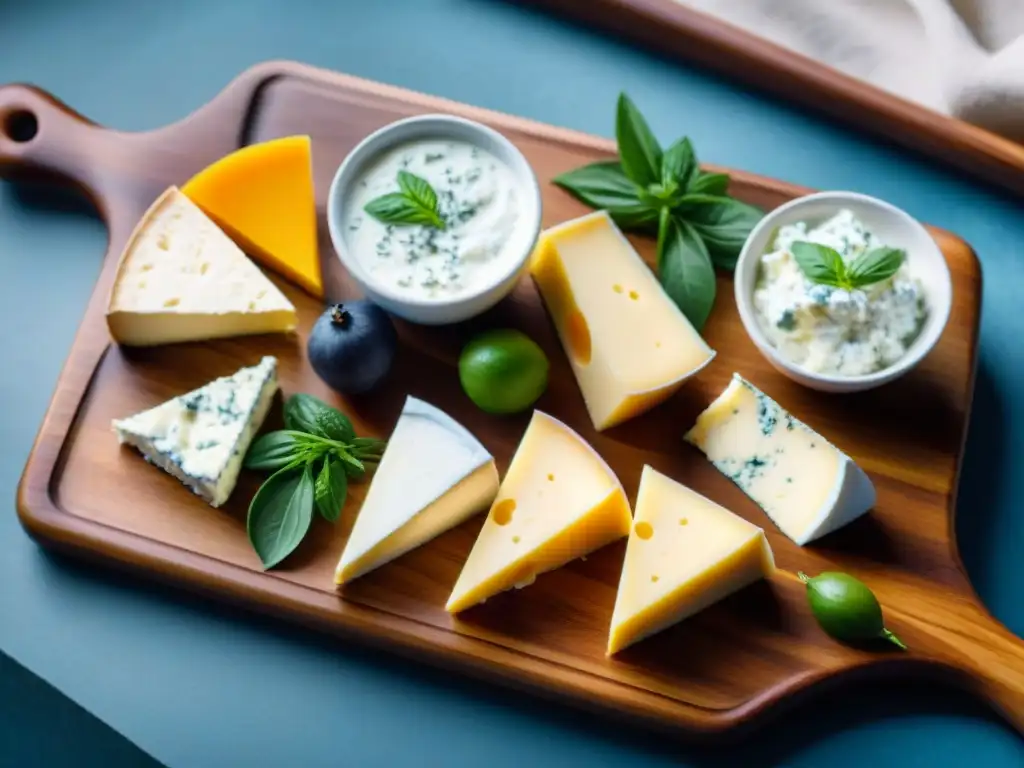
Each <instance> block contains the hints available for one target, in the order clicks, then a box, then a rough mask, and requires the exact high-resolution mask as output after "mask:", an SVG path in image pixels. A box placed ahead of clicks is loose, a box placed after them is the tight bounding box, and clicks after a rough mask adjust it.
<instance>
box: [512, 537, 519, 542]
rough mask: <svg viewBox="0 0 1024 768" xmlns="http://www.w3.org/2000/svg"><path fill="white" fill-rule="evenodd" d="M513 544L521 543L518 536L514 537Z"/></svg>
mask: <svg viewBox="0 0 1024 768" xmlns="http://www.w3.org/2000/svg"><path fill="white" fill-rule="evenodd" d="M512 543H513V544H518V543H519V537H518V536H513V537H512Z"/></svg>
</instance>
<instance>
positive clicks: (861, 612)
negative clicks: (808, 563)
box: [797, 571, 907, 650]
mask: <svg viewBox="0 0 1024 768" xmlns="http://www.w3.org/2000/svg"><path fill="white" fill-rule="evenodd" d="M797 576H798V577H799V578H800V580H801V581H802V582H804V584H806V585H807V599H808V601H809V602H810V604H811V611H812V612H813V613H814V617H815V618H816V619H817V620H818V624H820V625H821V628H822V629H824V630H825V631H826V632H827V633H828V634H829V635H831V636H832V637H834V638H836V639H837V640H842V641H845V642H863V641H865V640H875V639H878V638H885V639H886V640H888V641H889V642H891V643H893V644H895V645H897V646H899V647H900V648H903V649H904V650H906V647H907V646H905V645H904V644H903V642H902V641H901V640H900V639H899V638H898V637H896V635H894V634H893V633H892V632H890V631H889V630H888V629H886V628H885V624H884V622H883V619H882V606H880V605H879V604H878V599H877V598H876V597H875V593H874V592H872V591H871V590H870V589H869V588H868V586H867V584H865V583H864V582H862V581H861V580H860V579H857V578H854V577H853V576H850V575H849V574H848V573H838V572H835V571H826V572H824V573H820V574H818V575H817V576H815V577H814V578H810V577H808V576H807V574H805V573H803V572H800V573H797Z"/></svg>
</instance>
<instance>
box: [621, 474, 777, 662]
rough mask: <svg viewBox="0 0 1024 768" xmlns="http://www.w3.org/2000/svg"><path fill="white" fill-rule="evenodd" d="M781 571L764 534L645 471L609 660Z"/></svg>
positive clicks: (672, 483) (688, 490)
mask: <svg viewBox="0 0 1024 768" xmlns="http://www.w3.org/2000/svg"><path fill="white" fill-rule="evenodd" d="M774 570H775V559H774V557H773V555H772V550H771V547H770V546H769V545H768V541H767V539H765V536H764V531H762V530H761V529H760V528H758V527H757V526H756V525H753V524H752V523H748V522H747V521H746V520H744V519H743V518H741V517H738V516H737V515H734V514H733V513H732V512H730V511H729V510H727V509H725V508H724V507H720V506H718V505H717V504H715V503H714V502H713V501H711V500H710V499H706V498H705V497H703V496H701V495H700V494H699V493H697V492H696V491H693V490H691V489H689V488H687V487H686V486H685V485H681V484H679V483H677V482H676V481H675V480H672V479H671V478H669V477H666V476H665V475H663V474H661V473H660V472H658V471H656V470H654V469H652V468H651V467H649V466H644V469H643V474H642V475H641V476H640V490H639V492H638V493H637V497H636V511H635V514H634V516H633V530H632V531H631V532H630V534H629V542H628V543H627V545H626V559H625V562H624V563H623V566H622V576H621V578H620V580H619V592H618V595H617V596H616V598H615V610H614V612H613V613H612V624H611V632H610V633H609V635H608V655H612V654H614V653H618V652H619V651H621V650H622V649H623V648H626V647H627V646H630V645H632V644H633V643H636V642H639V641H640V640H643V639H644V638H646V637H650V636H651V635H653V634H655V633H657V632H660V631H662V630H663V629H665V628H667V627H669V626H671V625H673V624H675V623H677V622H679V621H682V620H683V619H685V618H686V617H687V616H692V615H693V614H695V613H697V612H698V611H701V610H703V609H704V608H707V607H708V606H709V605H711V604H712V603H715V602H717V601H719V600H721V599H722V598H723V597H726V596H728V595H730V594H732V593H733V592H736V591H738V590H740V589H742V588H743V587H745V586H747V585H748V584H751V583H753V582H755V581H757V580H759V579H761V578H764V577H766V576H770V575H771V574H772V573H773V572H774Z"/></svg>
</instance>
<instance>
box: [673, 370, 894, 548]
mask: <svg viewBox="0 0 1024 768" xmlns="http://www.w3.org/2000/svg"><path fill="white" fill-rule="evenodd" d="M684 439H685V440H686V441H687V442H688V443H691V444H692V445H695V446H696V447H697V448H699V449H700V450H701V451H703V452H704V454H705V455H706V456H707V457H708V459H709V460H710V461H711V463H712V464H714V465H715V467H716V468H717V469H718V471H719V472H721V473H722V474H724V475H725V476H726V477H728V478H729V479H730V480H732V481H733V482H734V483H736V485H738V486H739V487H740V488H741V489H742V490H743V491H744V492H745V493H746V494H747V495H748V496H749V497H750V498H751V499H753V500H754V501H755V502H757V504H758V505H759V506H760V507H761V508H762V509H763V510H764V511H765V514H767V515H768V517H770V518H771V520H772V522H774V523H775V525H777V526H778V527H779V530H781V531H782V532H783V533H784V534H786V535H787V536H788V537H789V538H791V539H792V540H793V541H795V542H796V543H797V544H799V545H801V546H803V545H804V544H807V543H808V542H810V541H813V540H815V539H817V538H819V537H821V536H824V535H825V534H826V533H830V532H831V531H834V530H836V529H837V528H841V527H842V526H844V525H847V524H848V523H850V522H852V521H853V520H855V519H856V518H858V517H860V516H861V515H863V514H864V513H865V512H867V511H868V510H869V509H871V508H872V507H873V506H874V505H875V487H874V485H872V483H871V480H870V479H869V478H868V476H867V475H866V474H865V473H864V470H862V469H861V468H860V467H858V466H857V465H856V464H855V463H854V462H853V460H852V459H851V458H850V457H849V456H847V455H846V454H845V453H843V452H842V451H840V450H839V449H838V448H836V447H835V446H834V445H832V444H831V443H830V442H828V441H827V440H826V439H825V438H824V437H822V436H821V435H819V434H818V433H817V432H815V431H814V430H813V429H811V428H810V427H808V426H807V425H806V424H804V423H803V422H802V421H799V420H798V419H796V418H794V417H793V416H792V415H790V414H789V413H788V412H787V411H786V410H785V409H784V408H782V406H780V405H779V404H778V403H776V402H775V401H774V400H772V399H771V398H770V397H768V395H766V394H765V393H764V392H762V391H761V390H759V389H758V388H757V387H755V386H754V385H753V384H751V383H750V382H749V381H747V380H746V379H744V378H743V377H741V376H740V375H739V374H738V373H734V374H733V378H732V381H731V382H730V383H729V386H728V387H726V389H725V391H724V392H722V394H721V395H719V396H718V398H717V399H716V400H715V401H714V402H713V403H711V405H709V406H708V407H707V409H706V410H705V411H704V412H703V413H702V414H701V415H700V416H698V417H697V423H696V424H695V425H694V427H693V428H692V429H691V430H690V431H689V432H688V433H687V434H686V435H685V437H684Z"/></svg>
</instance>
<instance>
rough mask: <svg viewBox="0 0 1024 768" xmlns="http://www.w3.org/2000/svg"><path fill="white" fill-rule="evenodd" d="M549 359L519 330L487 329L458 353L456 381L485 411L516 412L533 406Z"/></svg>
mask: <svg viewBox="0 0 1024 768" xmlns="http://www.w3.org/2000/svg"><path fill="white" fill-rule="evenodd" d="M548 367H549V366H548V358H547V355H545V354H544V350H542V349H541V348H540V347H539V346H537V342H535V341H534V340H533V339H531V338H530V337H529V336H527V335H526V334H525V333H522V332H521V331H516V330H512V329H499V330H494V331H487V332H485V333H482V334H480V335H479V336H477V337H476V338H475V339H473V340H472V341H470V342H469V343H468V344H467V345H466V346H465V348H463V350H462V354H461V355H460V356H459V381H461V382H462V388H463V389H464V390H465V392H466V394H467V395H469V399H470V400H472V401H473V402H474V403H475V404H476V406H477V407H478V408H480V409H481V410H484V411H487V412H488V413H516V412H518V411H522V410H525V409H527V408H529V407H530V406H531V405H533V404H534V403H535V402H536V401H537V398H538V397H540V396H541V395H542V394H543V393H544V390H545V389H546V388H547V386H548Z"/></svg>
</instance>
